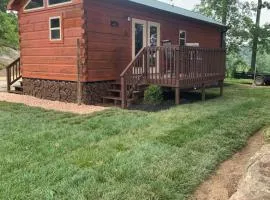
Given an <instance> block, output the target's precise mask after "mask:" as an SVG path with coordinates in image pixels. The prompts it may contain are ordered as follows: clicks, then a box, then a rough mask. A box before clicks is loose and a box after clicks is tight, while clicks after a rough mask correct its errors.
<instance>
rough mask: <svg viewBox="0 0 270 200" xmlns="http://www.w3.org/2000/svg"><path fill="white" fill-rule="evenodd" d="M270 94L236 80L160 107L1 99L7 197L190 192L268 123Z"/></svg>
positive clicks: (1, 194) (0, 157)
mask: <svg viewBox="0 0 270 200" xmlns="http://www.w3.org/2000/svg"><path fill="white" fill-rule="evenodd" d="M208 94H210V95H213V94H214V95H217V94H218V90H217V89H211V90H208ZM269 98H270V92H269V88H265V89H264V88H259V89H252V88H250V87H247V86H240V85H237V84H235V83H234V84H232V85H230V86H229V87H227V88H225V96H224V97H222V98H216V99H213V100H208V101H207V102H206V103H201V102H197V103H194V104H186V105H181V106H177V107H174V108H171V109H169V110H165V111H161V112H156V113H146V112H140V111H124V110H120V109H114V110H109V111H105V112H102V113H99V114H95V115H91V116H77V115H73V114H65V113H57V112H52V111H44V110H41V109H36V108H29V107H26V106H23V105H18V104H9V103H4V102H0V127H1V129H0V174H1V179H0V199H39V200H42V199H69V200H70V199H74V200H75V199H76V200H82V199H91V200H92V199H95V200H97V199H103V200H108V199H117V200H121V199H123V200H126V199H134V200H135V199H136V200H138V199H186V198H187V197H188V196H189V195H191V194H192V192H193V191H194V190H195V189H196V187H197V186H198V185H199V184H200V183H201V182H202V181H203V180H205V179H206V177H207V176H209V174H210V173H211V172H213V170H214V169H215V168H216V167H217V165H218V164H219V163H220V162H221V161H223V160H225V159H227V158H228V157H229V156H230V155H232V154H233V153H235V152H236V151H238V150H239V149H240V148H242V147H243V146H244V145H245V143H246V141H247V139H248V137H249V136H250V135H252V133H254V131H257V130H258V129H260V128H261V127H263V126H265V125H266V124H269V122H270V112H269V110H270V103H269Z"/></svg>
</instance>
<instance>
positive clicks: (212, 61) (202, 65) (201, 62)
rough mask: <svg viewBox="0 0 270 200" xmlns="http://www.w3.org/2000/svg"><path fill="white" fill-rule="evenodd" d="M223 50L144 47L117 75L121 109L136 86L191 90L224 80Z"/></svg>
mask: <svg viewBox="0 0 270 200" xmlns="http://www.w3.org/2000/svg"><path fill="white" fill-rule="evenodd" d="M225 60H226V51H225V49H213V48H198V47H179V46H168V47H165V46H161V47H145V48H143V49H142V50H141V51H140V52H139V53H138V55H137V56H136V57H135V58H134V59H133V60H132V62H131V63H130V64H129V65H128V66H127V68H126V69H125V70H124V71H123V73H122V74H121V82H122V93H121V94H122V107H126V102H127V98H129V97H130V95H131V94H132V92H133V90H135V89H136V87H137V85H138V84H140V83H146V84H157V85H161V86H167V87H175V88H192V87H194V86H198V87H199V86H201V85H202V84H208V83H213V82H215V81H221V80H224V78H225Z"/></svg>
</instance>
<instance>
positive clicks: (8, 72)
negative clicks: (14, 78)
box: [6, 68, 10, 92]
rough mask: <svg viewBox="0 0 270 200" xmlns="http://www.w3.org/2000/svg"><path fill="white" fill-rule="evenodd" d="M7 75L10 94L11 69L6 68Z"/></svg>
mask: <svg viewBox="0 0 270 200" xmlns="http://www.w3.org/2000/svg"><path fill="white" fill-rule="evenodd" d="M6 74H7V92H10V68H6Z"/></svg>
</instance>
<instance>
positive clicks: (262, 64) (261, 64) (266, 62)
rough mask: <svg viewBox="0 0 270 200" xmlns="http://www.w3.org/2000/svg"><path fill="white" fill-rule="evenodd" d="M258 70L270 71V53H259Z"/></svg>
mask: <svg viewBox="0 0 270 200" xmlns="http://www.w3.org/2000/svg"><path fill="white" fill-rule="evenodd" d="M257 72H259V73H270V54H266V53H259V54H258V56H257Z"/></svg>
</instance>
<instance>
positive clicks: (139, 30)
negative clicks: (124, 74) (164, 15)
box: [132, 19, 160, 72]
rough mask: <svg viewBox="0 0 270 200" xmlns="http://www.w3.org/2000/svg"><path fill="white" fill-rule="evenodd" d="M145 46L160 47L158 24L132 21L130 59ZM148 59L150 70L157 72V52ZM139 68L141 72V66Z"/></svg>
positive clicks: (137, 20) (138, 20)
mask: <svg viewBox="0 0 270 200" xmlns="http://www.w3.org/2000/svg"><path fill="white" fill-rule="evenodd" d="M146 46H150V47H157V46H160V24H159V23H155V22H150V21H145V20H140V19H132V59H134V58H135V56H136V55H137V54H138V53H139V51H140V50H141V49H142V48H143V47H146ZM149 59H150V60H149V62H150V70H152V71H153V70H154V71H155V72H158V71H159V67H158V65H159V56H158V52H154V53H153V52H152V54H151V56H150V58H149ZM141 63H144V62H141ZM141 68H142V70H143V66H141Z"/></svg>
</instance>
